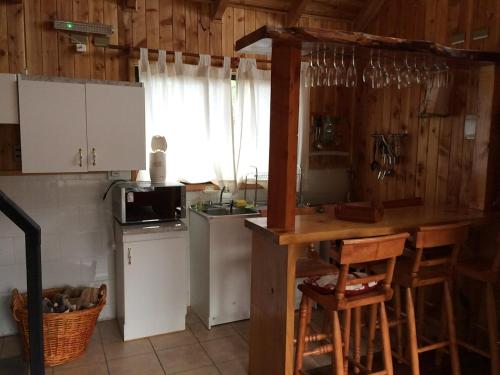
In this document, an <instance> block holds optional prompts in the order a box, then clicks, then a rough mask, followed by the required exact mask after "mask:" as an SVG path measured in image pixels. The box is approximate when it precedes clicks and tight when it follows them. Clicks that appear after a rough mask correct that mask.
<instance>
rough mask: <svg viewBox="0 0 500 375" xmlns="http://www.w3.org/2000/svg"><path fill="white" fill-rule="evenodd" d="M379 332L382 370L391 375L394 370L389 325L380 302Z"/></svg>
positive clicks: (383, 305)
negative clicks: (382, 361) (382, 362)
mask: <svg viewBox="0 0 500 375" xmlns="http://www.w3.org/2000/svg"><path fill="white" fill-rule="evenodd" d="M380 331H381V336H382V351H383V355H384V358H383V359H384V368H385V371H387V375H392V374H393V372H394V370H393V368H392V353H391V339H390V337H389V324H388V322H387V312H386V311H385V304H384V302H380Z"/></svg>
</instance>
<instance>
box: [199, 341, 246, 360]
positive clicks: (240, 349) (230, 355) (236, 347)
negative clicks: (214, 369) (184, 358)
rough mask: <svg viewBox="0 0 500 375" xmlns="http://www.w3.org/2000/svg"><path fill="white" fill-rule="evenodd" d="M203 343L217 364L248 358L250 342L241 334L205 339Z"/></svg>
mask: <svg viewBox="0 0 500 375" xmlns="http://www.w3.org/2000/svg"><path fill="white" fill-rule="evenodd" d="M201 345H203V347H204V348H205V350H206V351H207V353H208V355H209V356H210V358H211V359H212V360H213V361H214V362H215V364H219V363H223V362H229V361H232V360H235V359H240V358H248V344H247V343H246V342H245V341H244V340H243V339H242V338H241V337H240V336H239V335H236V336H230V337H224V338H221V339H216V340H210V341H205V342H202V343H201Z"/></svg>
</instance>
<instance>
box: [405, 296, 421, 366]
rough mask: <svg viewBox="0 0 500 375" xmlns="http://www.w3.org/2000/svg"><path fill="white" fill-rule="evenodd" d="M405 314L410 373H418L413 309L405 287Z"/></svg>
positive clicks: (411, 299) (411, 298) (410, 297)
mask: <svg viewBox="0 0 500 375" xmlns="http://www.w3.org/2000/svg"><path fill="white" fill-rule="evenodd" d="M406 316H407V319H408V348H409V350H410V363H411V374H412V375H419V374H420V370H419V363H418V346H417V328H416V326H415V310H414V309H413V297H412V293H411V289H410V288H406Z"/></svg>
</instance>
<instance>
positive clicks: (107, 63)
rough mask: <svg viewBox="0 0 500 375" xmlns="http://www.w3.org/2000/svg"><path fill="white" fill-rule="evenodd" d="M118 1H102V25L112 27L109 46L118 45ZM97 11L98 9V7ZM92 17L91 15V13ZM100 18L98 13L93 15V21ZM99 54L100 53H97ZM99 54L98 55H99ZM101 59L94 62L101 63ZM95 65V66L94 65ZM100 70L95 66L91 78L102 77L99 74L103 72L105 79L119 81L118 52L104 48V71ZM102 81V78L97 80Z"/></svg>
mask: <svg viewBox="0 0 500 375" xmlns="http://www.w3.org/2000/svg"><path fill="white" fill-rule="evenodd" d="M117 1H118V0H106V1H104V4H103V5H104V8H103V9H104V14H103V16H104V23H106V24H108V25H111V26H112V27H113V30H114V32H113V34H112V35H111V36H110V38H109V42H110V43H111V44H118V43H119V39H118V29H119V27H118V4H117ZM98 9H99V7H98ZM91 15H92V13H91ZM99 16H100V12H97V14H95V15H94V19H97V17H99ZM99 52H100V51H99ZM99 54H100V53H99ZM101 61H102V59H101V58H99V59H96V62H99V63H100V62H101ZM94 65H95V64H94ZM98 68H101V65H98V66H96V72H94V74H93V76H94V77H97V76H100V77H102V74H99V73H100V72H101V71H103V70H104V71H105V76H106V79H108V80H115V81H116V80H119V79H120V52H119V51H115V50H111V49H108V48H106V49H105V50H104V69H98ZM99 79H102V78H99Z"/></svg>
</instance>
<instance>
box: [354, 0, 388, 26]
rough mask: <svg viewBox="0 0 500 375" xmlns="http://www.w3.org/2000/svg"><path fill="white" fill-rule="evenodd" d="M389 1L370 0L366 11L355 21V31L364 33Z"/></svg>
mask: <svg viewBox="0 0 500 375" xmlns="http://www.w3.org/2000/svg"><path fill="white" fill-rule="evenodd" d="M386 1H387V0H370V1H369V2H368V5H367V6H366V7H365V9H364V10H363V11H362V12H361V14H360V15H359V16H358V17H357V18H356V20H355V21H354V31H364V30H365V29H366V28H367V27H368V25H369V24H370V22H371V21H372V20H373V19H374V18H375V17H376V16H377V14H378V13H379V12H380V9H381V8H382V6H383V5H384V4H385V2H386Z"/></svg>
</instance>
